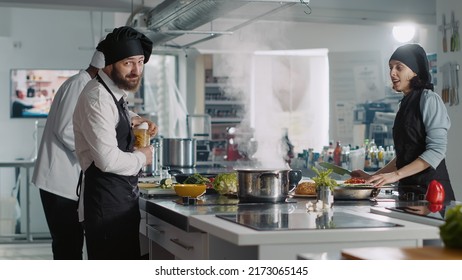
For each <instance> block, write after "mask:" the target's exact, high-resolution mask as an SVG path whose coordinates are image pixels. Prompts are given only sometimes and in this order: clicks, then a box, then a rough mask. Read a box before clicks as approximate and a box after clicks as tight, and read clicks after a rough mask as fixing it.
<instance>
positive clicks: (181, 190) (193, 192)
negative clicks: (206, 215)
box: [173, 184, 206, 198]
mask: <svg viewBox="0 0 462 280" xmlns="http://www.w3.org/2000/svg"><path fill="white" fill-rule="evenodd" d="M173 189H174V190H175V193H176V194H177V195H178V196H182V197H194V198H196V197H198V196H201V195H203V194H204V193H205V189H206V186H205V185H203V184H174V185H173Z"/></svg>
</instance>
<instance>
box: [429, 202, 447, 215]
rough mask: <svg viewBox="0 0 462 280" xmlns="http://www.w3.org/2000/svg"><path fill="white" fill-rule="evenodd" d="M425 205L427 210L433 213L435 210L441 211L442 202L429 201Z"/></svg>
mask: <svg viewBox="0 0 462 280" xmlns="http://www.w3.org/2000/svg"><path fill="white" fill-rule="evenodd" d="M427 207H428V210H430V211H431V212H433V213H435V212H438V211H441V210H442V209H443V204H441V203H430V204H428V206H427Z"/></svg>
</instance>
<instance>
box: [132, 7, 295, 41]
mask: <svg viewBox="0 0 462 280" xmlns="http://www.w3.org/2000/svg"><path fill="white" fill-rule="evenodd" d="M258 2H261V3H276V4H279V5H281V6H280V7H278V8H276V9H274V10H272V11H271V12H270V13H273V11H278V10H280V9H281V7H288V6H289V5H287V4H286V5H284V3H291V4H290V5H294V4H295V3H297V2H298V3H300V1H299V0H233V1H230V0H165V1H163V2H162V3H160V4H159V5H157V6H156V7H154V8H153V9H151V10H149V11H147V12H143V14H144V17H145V21H146V26H139V27H140V28H139V30H140V31H141V32H143V33H144V34H145V35H146V36H147V37H148V38H149V39H151V40H152V41H153V43H154V46H157V45H161V44H164V43H166V42H168V41H171V40H173V39H175V38H177V37H178V36H181V35H184V34H199V33H200V32H202V34H206V35H207V34H209V36H207V37H206V38H204V39H201V40H200V41H196V42H195V43H194V44H197V43H199V42H202V41H205V40H210V39H212V38H215V37H217V36H221V35H227V34H232V32H233V31H235V30H237V29H238V28H240V27H242V26H244V25H247V24H250V23H251V22H253V21H255V20H256V19H258V18H261V17H263V16H265V15H268V14H270V13H265V14H263V15H259V16H256V17H255V18H253V19H251V20H248V21H246V22H245V23H244V24H240V25H238V28H231V29H228V30H225V31H214V30H210V31H194V29H196V28H198V27H200V26H202V25H204V24H206V23H209V22H212V21H213V20H215V19H217V18H220V17H222V16H224V15H226V14H228V13H229V12H231V11H233V10H236V9H238V8H240V7H242V6H244V5H246V4H248V3H258ZM133 18H134V17H133V15H132V16H131V19H133ZM134 27H135V28H136V26H134ZM190 45H192V44H188V46H190Z"/></svg>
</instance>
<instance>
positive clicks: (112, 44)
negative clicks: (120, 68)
mask: <svg viewBox="0 0 462 280" xmlns="http://www.w3.org/2000/svg"><path fill="white" fill-rule="evenodd" d="M152 46H153V43H152V41H151V40H150V39H149V38H148V37H146V36H145V35H144V34H142V33H141V32H138V31H136V30H135V29H133V28H131V27H129V26H122V27H119V28H114V30H113V31H112V32H111V33H109V34H108V35H107V36H106V38H105V39H104V40H102V41H101V42H100V43H99V44H98V46H97V47H96V49H97V50H99V51H101V52H102V53H104V59H105V62H106V66H107V65H111V64H113V63H116V62H117V61H119V60H122V59H125V58H127V57H131V56H135V55H144V63H146V62H148V61H149V58H150V56H151V53H152Z"/></svg>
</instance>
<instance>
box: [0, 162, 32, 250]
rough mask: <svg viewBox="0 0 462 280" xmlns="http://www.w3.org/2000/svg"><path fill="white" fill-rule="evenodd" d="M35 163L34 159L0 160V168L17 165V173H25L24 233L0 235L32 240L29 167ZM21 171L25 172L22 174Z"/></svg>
mask: <svg viewBox="0 0 462 280" xmlns="http://www.w3.org/2000/svg"><path fill="white" fill-rule="evenodd" d="M34 165H35V159H28V160H0V168H1V167H17V168H19V172H20V173H19V175H20V177H19V178H21V176H23V175H25V177H26V179H25V180H26V203H25V206H26V234H25V235H24V236H23V235H21V234H14V235H12V236H0V237H8V238H11V237H14V238H18V237H25V240H26V241H27V242H32V241H33V238H32V234H31V231H30V169H31V168H32V167H34ZM23 172H24V173H25V174H23ZM19 178H18V180H19Z"/></svg>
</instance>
